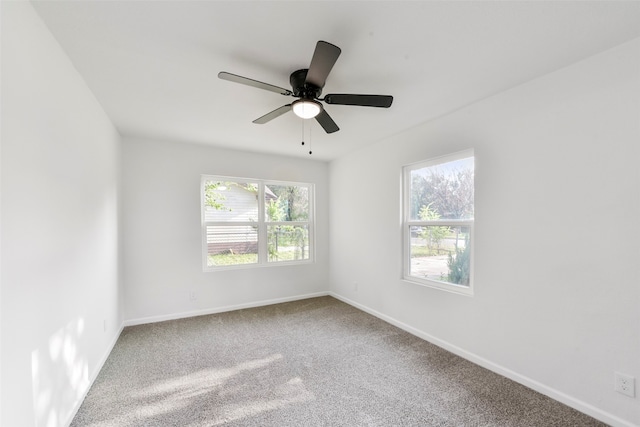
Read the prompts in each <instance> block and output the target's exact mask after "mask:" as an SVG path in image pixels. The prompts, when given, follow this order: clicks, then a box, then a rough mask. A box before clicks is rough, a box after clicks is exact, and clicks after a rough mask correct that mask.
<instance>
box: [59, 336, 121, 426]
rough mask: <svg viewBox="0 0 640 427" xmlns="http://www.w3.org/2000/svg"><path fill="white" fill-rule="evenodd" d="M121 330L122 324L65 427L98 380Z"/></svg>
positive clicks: (68, 424) (69, 423)
mask: <svg viewBox="0 0 640 427" xmlns="http://www.w3.org/2000/svg"><path fill="white" fill-rule="evenodd" d="M123 329H124V324H121V325H120V328H119V329H118V332H117V333H116V334H115V335H114V337H113V339H112V340H111V343H110V344H109V346H108V347H107V350H106V351H105V352H104V353H103V355H102V357H101V358H100V361H99V362H98V365H97V366H96V368H95V369H94V371H93V373H92V374H91V378H89V383H88V385H87V388H86V390H84V391H83V392H82V396H81V397H80V398H79V399H78V400H77V401H76V403H75V405H74V407H73V410H72V411H71V413H70V414H69V416H68V417H67V422H66V423H64V424H63V425H65V426H67V427H68V426H70V425H71V422H72V421H73V419H74V418H75V416H76V414H77V413H78V410H79V409H80V406H82V402H84V399H85V398H86V397H87V394H88V393H89V390H91V387H92V386H93V383H94V382H95V381H96V378H98V374H99V373H100V371H101V370H102V367H103V366H104V364H105V362H106V361H107V359H108V358H109V355H110V354H111V351H112V350H113V347H115V346H116V342H118V338H120V334H121V333H122V330H123Z"/></svg>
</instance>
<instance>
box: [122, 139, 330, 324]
mask: <svg viewBox="0 0 640 427" xmlns="http://www.w3.org/2000/svg"><path fill="white" fill-rule="evenodd" d="M122 167H123V176H122V182H123V205H124V206H125V211H124V216H123V229H122V231H123V251H124V252H123V255H124V264H123V280H124V295H125V318H126V321H127V324H134V323H140V322H148V321H155V320H162V319H168V318H175V317H181V316H186V315H194V314H202V313H209V312H215V311H218V310H223V309H226V308H230V307H242V306H249V305H252V304H258V303H261V302H265V301H273V300H276V301H278V300H286V299H291V298H297V297H300V296H303V295H310V294H315V293H318V292H324V293H326V292H327V291H328V281H329V273H328V271H329V259H328V252H327V249H328V232H329V231H328V228H329V226H328V204H329V203H328V192H327V190H328V164H327V163H326V162H319V161H313V160H307V159H300V158H287V157H279V156H269V155H265V154H255V153H247V152H241V151H233V150H225V149H219V148H214V147H208V146H202V145H193V144H185V143H172V142H160V141H152V140H142V139H129V138H127V139H125V140H124V142H123V165H122ZM202 174H209V175H226V176H237V177H248V178H262V179H273V180H283V181H295V182H309V183H313V184H315V189H316V234H317V241H316V247H317V253H316V263H315V264H305V265H298V266H277V267H262V268H251V269H238V270H230V271H223V272H220V271H216V272H206V273H205V272H203V271H202V236H201V231H200V230H201V225H200V178H201V175H202ZM190 292H195V293H196V295H197V299H196V300H195V301H193V300H190V298H189V293H190Z"/></svg>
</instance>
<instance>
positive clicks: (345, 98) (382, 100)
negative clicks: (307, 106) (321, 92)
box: [323, 93, 393, 108]
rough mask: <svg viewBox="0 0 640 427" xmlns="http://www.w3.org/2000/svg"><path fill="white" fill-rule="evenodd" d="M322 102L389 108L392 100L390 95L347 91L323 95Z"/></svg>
mask: <svg viewBox="0 0 640 427" xmlns="http://www.w3.org/2000/svg"><path fill="white" fill-rule="evenodd" d="M323 101H324V102H326V103H327V104H339V105H359V106H362V107H382V108H389V107H391V103H392V102H393V96H391V95H352V94H347V93H331V94H329V95H325V97H324V99H323Z"/></svg>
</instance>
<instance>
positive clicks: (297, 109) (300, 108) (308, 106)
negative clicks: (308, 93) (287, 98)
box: [291, 99, 322, 119]
mask: <svg viewBox="0 0 640 427" xmlns="http://www.w3.org/2000/svg"><path fill="white" fill-rule="evenodd" d="M291 108H292V109H293V112H294V114H295V115H296V116H298V117H300V118H301V119H313V118H314V117H315V116H317V115H318V114H320V112H321V111H322V105H321V104H320V103H319V102H317V101H314V100H312V99H298V100H297V101H293V103H292V104H291Z"/></svg>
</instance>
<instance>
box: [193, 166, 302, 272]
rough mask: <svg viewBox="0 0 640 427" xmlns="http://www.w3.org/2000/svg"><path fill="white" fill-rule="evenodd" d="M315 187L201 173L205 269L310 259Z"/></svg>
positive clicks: (289, 262) (285, 262)
mask: <svg viewBox="0 0 640 427" xmlns="http://www.w3.org/2000/svg"><path fill="white" fill-rule="evenodd" d="M313 188H314V187H313V185H312V184H305V183H293V182H278V181H265V180H259V179H246V178H236V177H224V176H211V175H203V176H202V181H201V205H202V244H203V248H202V254H203V269H204V270H205V271H209V270H219V269H224V268H229V267H236V268H237V267H251V266H260V265H275V264H279V265H281V264H291V263H304V262H311V261H312V260H313V234H314V220H313V211H314V209H313V200H314V194H313Z"/></svg>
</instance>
